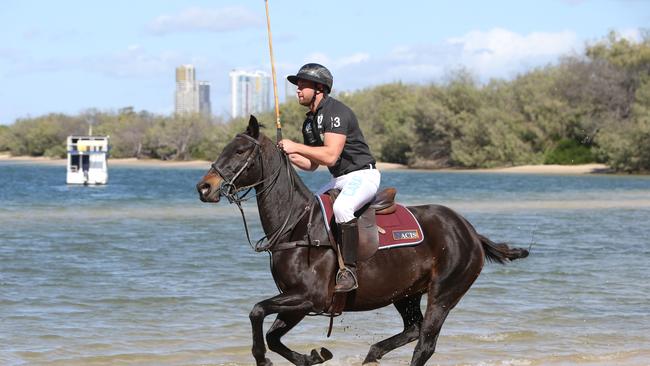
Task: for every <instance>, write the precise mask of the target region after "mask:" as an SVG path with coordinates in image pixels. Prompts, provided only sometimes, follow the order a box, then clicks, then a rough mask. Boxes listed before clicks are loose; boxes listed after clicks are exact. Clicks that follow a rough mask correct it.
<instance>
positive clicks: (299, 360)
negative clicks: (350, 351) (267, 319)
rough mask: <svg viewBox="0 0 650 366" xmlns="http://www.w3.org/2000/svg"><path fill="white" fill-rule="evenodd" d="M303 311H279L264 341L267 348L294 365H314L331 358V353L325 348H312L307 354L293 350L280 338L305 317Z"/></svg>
mask: <svg viewBox="0 0 650 366" xmlns="http://www.w3.org/2000/svg"><path fill="white" fill-rule="evenodd" d="M305 315H306V314H305V313H304V312H291V313H280V314H278V318H277V319H276V320H275V322H273V325H272V326H271V329H269V331H268V332H267V333H266V343H267V344H268V346H269V349H270V350H271V351H273V352H276V353H278V354H280V355H282V357H284V358H286V359H287V360H289V361H290V362H291V363H293V364H294V365H316V364H319V363H323V362H325V361H327V360H329V359H331V358H332V353H331V352H330V351H329V350H327V349H326V348H320V349H318V350H316V349H314V350H312V351H311V354H309V355H303V354H300V353H298V352H294V351H292V350H291V349H289V348H288V347H287V346H285V345H284V344H282V342H281V341H280V339H281V338H282V336H284V335H285V334H286V333H287V332H289V331H290V330H291V329H292V328H293V327H294V326H295V325H296V324H298V323H300V321H301V320H302V319H303V318H304V317H305Z"/></svg>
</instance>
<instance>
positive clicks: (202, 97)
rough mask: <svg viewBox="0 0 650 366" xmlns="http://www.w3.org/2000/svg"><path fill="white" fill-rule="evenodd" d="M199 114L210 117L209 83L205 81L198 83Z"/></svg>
mask: <svg viewBox="0 0 650 366" xmlns="http://www.w3.org/2000/svg"><path fill="white" fill-rule="evenodd" d="M199 113H201V115H202V116H205V117H210V116H211V115H212V105H211V103H210V83H209V82H207V81H199Z"/></svg>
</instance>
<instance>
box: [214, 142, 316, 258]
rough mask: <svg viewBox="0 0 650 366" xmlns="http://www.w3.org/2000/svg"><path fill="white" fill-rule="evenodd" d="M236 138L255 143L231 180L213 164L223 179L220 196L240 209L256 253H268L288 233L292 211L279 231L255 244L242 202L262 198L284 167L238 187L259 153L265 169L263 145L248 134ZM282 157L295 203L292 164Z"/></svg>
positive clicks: (250, 243) (307, 209)
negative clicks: (239, 180)
mask: <svg viewBox="0 0 650 366" xmlns="http://www.w3.org/2000/svg"><path fill="white" fill-rule="evenodd" d="M236 137H242V138H245V139H247V140H249V141H251V142H253V143H254V146H253V149H252V150H250V152H249V153H248V155H247V156H246V161H245V162H244V164H243V165H242V166H241V168H239V170H237V172H236V173H235V174H234V175H233V176H232V177H231V178H230V179H226V175H225V174H224V173H223V171H222V170H221V169H220V168H219V167H218V166H217V162H216V161H215V162H214V163H212V169H214V170H215V171H216V172H217V173H218V174H219V175H220V176H221V178H222V179H223V181H222V182H221V185H220V186H219V194H220V195H222V196H224V197H226V198H227V199H228V202H229V203H234V204H235V205H237V208H239V212H240V213H241V216H242V220H243V221H244V230H245V231H246V239H247V240H248V244H249V245H250V246H251V248H253V250H255V251H256V252H262V251H267V250H271V249H272V248H273V246H274V245H275V244H277V242H278V241H279V240H280V238H281V237H282V235H283V234H284V233H285V232H286V230H285V229H286V228H287V224H288V223H289V219H290V218H291V213H292V212H291V211H289V212H288V213H287V217H286V218H285V219H284V222H283V223H282V225H280V227H278V228H277V229H275V230H273V231H272V232H271V233H270V234H266V235H264V236H263V237H261V238H260V239H259V240H257V241H256V242H255V244H253V243H252V242H251V238H250V233H249V230H248V223H247V221H246V215H245V214H244V209H243V208H242V202H246V201H248V200H250V199H251V198H253V197H258V196H261V195H262V194H263V193H265V192H266V191H267V190H269V189H270V188H272V187H273V186H274V185H275V184H276V183H277V181H278V177H279V176H280V172H281V170H282V168H283V167H282V166H279V167H278V168H277V169H276V170H275V171H274V172H273V174H271V175H269V176H268V177H266V178H263V179H261V180H259V181H257V182H255V183H253V184H250V185H247V186H243V187H237V186H236V185H235V180H236V179H237V178H238V177H239V176H240V175H241V174H242V172H244V170H246V168H247V167H248V166H249V164H250V163H251V161H252V160H253V157H254V155H255V154H256V153H257V156H258V157H259V159H260V166H261V167H263V161H262V154H260V153H259V150H260V149H261V145H260V143H259V141H257V140H256V139H254V138H252V137H250V136H248V135H246V134H238V135H237V136H236ZM280 156H281V157H282V162H283V164H284V165H285V167H286V172H287V178H288V179H289V203H293V196H294V180H293V176H292V175H291V164H290V163H289V159H288V157H287V155H286V154H284V153H281V154H280ZM262 176H264V173H263V170H262ZM267 181H268V182H269V184H268V185H266V186H265V187H264V188H262V189H261V190H260V191H258V192H257V193H256V194H255V195H252V196H248V193H249V192H250V191H251V190H252V189H253V188H255V187H257V186H259V185H260V184H262V183H266V182H267ZM242 191H246V192H244V194H242V195H240V194H239V193H240V192H242ZM312 205H313V202H312V203H310V204H309V205H308V206H307V207H305V209H304V210H303V212H302V213H301V214H300V215H299V216H298V218H297V219H296V222H294V223H293V224H292V225H291V226H289V227H290V228H292V227H293V226H295V225H296V224H298V222H299V221H300V220H301V219H302V218H303V216H304V215H305V214H306V213H307V211H311V207H312ZM264 239H267V243H266V244H264V245H262V242H263V241H264Z"/></svg>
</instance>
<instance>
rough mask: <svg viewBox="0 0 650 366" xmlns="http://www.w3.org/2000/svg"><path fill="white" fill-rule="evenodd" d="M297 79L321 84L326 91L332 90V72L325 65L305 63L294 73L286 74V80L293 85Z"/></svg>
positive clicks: (296, 83)
mask: <svg viewBox="0 0 650 366" xmlns="http://www.w3.org/2000/svg"><path fill="white" fill-rule="evenodd" d="M298 79H303V80H309V81H313V82H315V83H318V84H323V85H325V88H326V89H327V93H330V92H331V91H332V84H333V83H334V78H333V77H332V73H331V72H330V71H329V70H328V69H327V67H325V66H323V65H321V64H316V63H309V64H306V65H304V66H303V67H301V68H300V70H298V73H297V74H296V75H289V76H287V80H289V82H290V83H291V84H294V85H298Z"/></svg>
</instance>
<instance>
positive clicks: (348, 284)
mask: <svg viewBox="0 0 650 366" xmlns="http://www.w3.org/2000/svg"><path fill="white" fill-rule="evenodd" d="M339 235H340V238H341V240H340V241H339V243H340V245H341V252H342V254H343V263H345V267H346V268H345V269H340V270H339V272H338V273H337V274H336V286H335V287H334V292H348V291H352V290H354V289H356V288H357V287H358V285H357V250H358V249H359V232H358V231H357V219H354V220H350V221H348V222H345V223H342V224H339Z"/></svg>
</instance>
